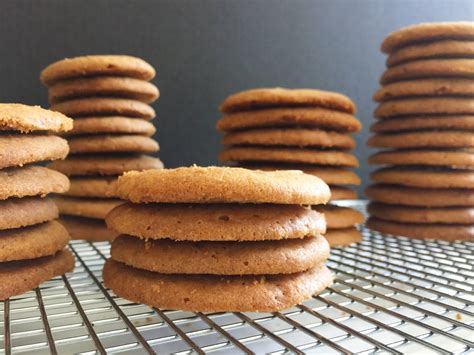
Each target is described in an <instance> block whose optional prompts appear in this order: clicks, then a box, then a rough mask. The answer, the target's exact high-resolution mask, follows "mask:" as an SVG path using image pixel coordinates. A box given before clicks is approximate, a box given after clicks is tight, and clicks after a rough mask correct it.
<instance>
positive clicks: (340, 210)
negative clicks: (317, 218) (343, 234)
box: [312, 205, 364, 234]
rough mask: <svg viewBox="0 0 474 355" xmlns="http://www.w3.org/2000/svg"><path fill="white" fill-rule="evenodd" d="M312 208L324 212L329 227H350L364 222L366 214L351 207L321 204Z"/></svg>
mask: <svg viewBox="0 0 474 355" xmlns="http://www.w3.org/2000/svg"><path fill="white" fill-rule="evenodd" d="M312 208H313V209H314V210H316V211H318V212H319V213H323V214H324V217H325V218H326V226H327V228H328V229H341V228H349V227H353V226H354V225H356V224H361V223H364V215H363V214H362V213H360V212H359V211H356V210H354V209H352V208H349V207H341V206H334V205H324V206H323V205H319V206H313V207H312ZM326 234H327V231H326Z"/></svg>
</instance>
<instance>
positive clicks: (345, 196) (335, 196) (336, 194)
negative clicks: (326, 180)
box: [329, 185, 357, 201]
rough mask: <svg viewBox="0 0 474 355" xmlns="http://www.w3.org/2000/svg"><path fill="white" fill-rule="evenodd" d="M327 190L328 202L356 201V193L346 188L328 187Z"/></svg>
mask: <svg viewBox="0 0 474 355" xmlns="http://www.w3.org/2000/svg"><path fill="white" fill-rule="evenodd" d="M329 189H330V190H331V198H330V201H336V200H356V199H357V192H356V191H355V190H352V189H350V188H348V187H344V186H334V185H330V186H329Z"/></svg>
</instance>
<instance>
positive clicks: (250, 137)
mask: <svg viewBox="0 0 474 355" xmlns="http://www.w3.org/2000/svg"><path fill="white" fill-rule="evenodd" d="M221 143H222V144H223V145H264V146H297V147H327V148H339V149H352V148H354V147H355V145H356V144H355V141H354V139H353V138H352V137H351V136H349V135H347V134H342V133H338V132H331V131H322V130H318V129H303V128H290V129H285V128H280V129H277V128H267V129H252V130H248V131H239V132H232V133H227V134H226V135H225V136H224V138H223V139H222V141H221Z"/></svg>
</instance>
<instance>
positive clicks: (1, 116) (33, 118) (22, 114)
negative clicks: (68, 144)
mask: <svg viewBox="0 0 474 355" xmlns="http://www.w3.org/2000/svg"><path fill="white" fill-rule="evenodd" d="M71 129H72V120H71V119H70V118H69V117H66V116H65V115H63V114H62V113H59V112H53V111H50V110H45V109H43V108H41V107H39V106H28V105H22V104H1V103H0V131H19V132H23V133H27V132H32V131H51V132H66V131H70V130H71Z"/></svg>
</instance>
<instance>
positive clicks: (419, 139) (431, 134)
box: [367, 130, 474, 148]
mask: <svg viewBox="0 0 474 355" xmlns="http://www.w3.org/2000/svg"><path fill="white" fill-rule="evenodd" d="M367 145H368V146H369V147H382V148H429V147H431V148H468V147H474V132H469V131H461V130H457V131H455V130H446V131H416V132H402V133H390V134H376V135H374V136H372V137H370V138H369V140H368V142H367Z"/></svg>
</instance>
